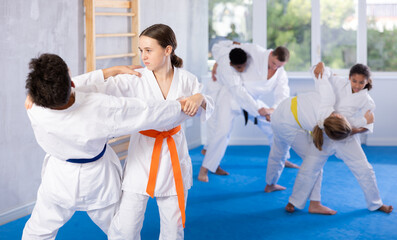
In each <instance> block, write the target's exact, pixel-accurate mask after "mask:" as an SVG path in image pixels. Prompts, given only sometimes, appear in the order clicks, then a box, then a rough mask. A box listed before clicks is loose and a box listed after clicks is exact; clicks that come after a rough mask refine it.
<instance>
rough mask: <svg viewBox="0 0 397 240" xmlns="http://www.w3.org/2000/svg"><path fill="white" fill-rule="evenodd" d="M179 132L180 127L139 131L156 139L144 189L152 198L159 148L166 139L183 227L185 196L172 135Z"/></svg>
mask: <svg viewBox="0 0 397 240" xmlns="http://www.w3.org/2000/svg"><path fill="white" fill-rule="evenodd" d="M180 130H181V125H179V126H178V127H176V128H173V129H171V130H169V131H164V132H159V131H156V130H153V129H152V130H146V131H140V132H139V133H140V134H142V135H145V136H147V137H152V138H156V141H155V142H154V148H153V153H152V161H151V163H150V171H149V180H148V183H147V187H146V192H147V194H149V196H151V197H152V198H153V196H154V188H155V187H156V178H157V172H158V169H159V162H160V153H161V147H162V145H163V140H164V138H167V145H168V149H169V151H170V155H171V163H172V170H173V172H174V180H175V187H176V194H177V195H178V204H179V209H180V210H181V215H182V225H183V227H185V195H184V190H183V180H182V172H181V166H180V164H179V158H178V152H177V150H176V145H175V141H174V139H173V138H172V135H175V134H176V133H178V132H179V131H180Z"/></svg>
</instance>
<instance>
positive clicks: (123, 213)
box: [96, 68, 213, 239]
mask: <svg viewBox="0 0 397 240" xmlns="http://www.w3.org/2000/svg"><path fill="white" fill-rule="evenodd" d="M137 71H139V72H141V74H142V77H141V78H138V77H136V76H133V75H127V74H124V75H117V76H116V77H114V78H113V77H112V78H108V79H107V80H106V82H105V83H103V84H101V85H100V84H97V85H96V88H97V90H98V91H100V92H104V93H106V94H112V95H115V96H129V97H132V96H133V97H137V98H139V99H143V100H148V99H155V100H157V101H169V100H176V99H179V98H182V97H189V96H191V95H194V94H196V93H200V92H201V84H200V83H199V82H198V80H197V78H196V77H195V76H194V75H193V74H191V73H189V72H187V71H186V70H183V69H180V68H174V76H173V80H172V83H171V86H170V89H169V92H168V95H167V98H166V99H164V97H163V94H162V92H161V89H160V87H159V85H158V83H157V80H156V78H155V76H154V74H153V72H152V71H150V70H148V69H147V68H145V69H138V70H137ZM204 98H205V101H206V110H204V109H203V108H200V110H199V112H198V115H201V119H202V120H203V121H204V120H206V119H208V118H209V117H210V116H211V114H212V112H213V102H212V99H211V98H209V97H207V96H204ZM187 118H188V116H187V115H185V114H184V113H181V114H180V116H179V118H178V119H177V120H176V121H174V122H173V123H172V124H171V125H169V126H167V127H161V128H153V129H155V130H157V131H161V132H162V131H168V130H170V129H173V128H175V127H177V126H178V125H180V124H181V123H182V122H183V121H184V120H186V119H187ZM172 137H173V139H174V141H175V144H176V147H177V151H178V157H179V163H180V166H181V172H182V178H183V186H184V192H185V199H187V192H188V190H189V189H190V188H191V186H192V184H193V177H192V176H193V174H192V163H191V159H190V156H189V151H188V145H187V142H186V137H185V133H184V130H183V129H181V130H180V131H179V132H178V133H176V134H175V135H173V136H172ZM154 142H155V138H151V137H147V136H144V135H142V134H140V133H133V134H131V139H130V146H129V151H128V157H127V160H126V165H125V169H124V177H123V183H122V190H123V195H122V200H121V204H120V209H119V211H118V213H117V214H116V215H115V218H114V219H113V221H112V226H111V229H110V230H109V239H140V231H141V228H142V223H143V218H144V213H145V208H146V203H147V200H148V198H149V195H148V194H147V193H146V187H147V184H148V178H149V170H150V165H151V156H152V153H153V147H154ZM154 196H155V197H156V199H157V203H158V207H159V211H160V216H161V232H160V239H183V227H182V220H181V219H182V218H181V213H180V210H179V207H178V202H177V197H176V196H177V193H176V187H175V180H174V174H173V169H172V164H171V157H170V151H169V149H168V145H167V143H166V139H164V141H163V145H162V150H161V155H160V164H159V169H158V173H157V180H156V187H155V191H154ZM185 205H186V204H185Z"/></svg>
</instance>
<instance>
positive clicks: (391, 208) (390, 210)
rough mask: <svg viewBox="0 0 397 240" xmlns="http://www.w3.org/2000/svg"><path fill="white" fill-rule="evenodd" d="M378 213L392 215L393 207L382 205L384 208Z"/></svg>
mask: <svg viewBox="0 0 397 240" xmlns="http://www.w3.org/2000/svg"><path fill="white" fill-rule="evenodd" d="M378 211H381V212H385V213H391V212H392V211H393V206H391V205H390V206H387V205H382V207H380V208H378Z"/></svg>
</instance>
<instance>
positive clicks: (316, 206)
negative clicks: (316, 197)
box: [309, 201, 336, 215]
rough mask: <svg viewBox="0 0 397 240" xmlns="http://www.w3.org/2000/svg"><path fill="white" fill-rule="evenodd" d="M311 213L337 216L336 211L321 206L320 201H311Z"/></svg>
mask: <svg viewBox="0 0 397 240" xmlns="http://www.w3.org/2000/svg"><path fill="white" fill-rule="evenodd" d="M309 213H317V214H324V215H335V214H336V211H334V210H332V209H331V208H329V207H326V206H324V205H322V204H321V202H320V201H310V205H309Z"/></svg>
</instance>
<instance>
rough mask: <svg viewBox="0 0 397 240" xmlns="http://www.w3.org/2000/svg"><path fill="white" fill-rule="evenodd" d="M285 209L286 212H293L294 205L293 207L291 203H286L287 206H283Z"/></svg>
mask: <svg viewBox="0 0 397 240" xmlns="http://www.w3.org/2000/svg"><path fill="white" fill-rule="evenodd" d="M285 211H287V212H289V213H293V212H295V207H294V205H292V204H291V203H288V204H287V206H285Z"/></svg>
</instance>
